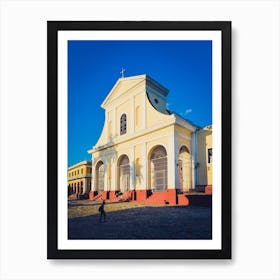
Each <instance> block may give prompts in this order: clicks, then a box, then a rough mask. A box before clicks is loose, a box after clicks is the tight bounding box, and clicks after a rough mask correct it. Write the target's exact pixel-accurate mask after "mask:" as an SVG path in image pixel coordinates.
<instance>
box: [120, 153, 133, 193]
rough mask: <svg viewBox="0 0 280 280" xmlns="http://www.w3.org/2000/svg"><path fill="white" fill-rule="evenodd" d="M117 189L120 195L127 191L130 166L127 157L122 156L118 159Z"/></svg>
mask: <svg viewBox="0 0 280 280" xmlns="http://www.w3.org/2000/svg"><path fill="white" fill-rule="evenodd" d="M118 169H119V187H120V191H121V192H122V193H125V192H127V191H128V190H129V183H130V166H129V158H128V156H127V155H122V156H121V157H120V159H119V166H118Z"/></svg>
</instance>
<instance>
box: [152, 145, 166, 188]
mask: <svg viewBox="0 0 280 280" xmlns="http://www.w3.org/2000/svg"><path fill="white" fill-rule="evenodd" d="M150 176H151V177H150V178H151V189H152V190H154V191H165V190H166V189H167V153H166V150H165V148H164V147H163V146H158V147H156V148H155V149H154V150H153V151H152V154H151V157H150Z"/></svg>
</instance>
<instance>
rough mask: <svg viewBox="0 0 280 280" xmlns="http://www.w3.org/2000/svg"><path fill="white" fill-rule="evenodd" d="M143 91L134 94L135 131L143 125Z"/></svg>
mask: <svg viewBox="0 0 280 280" xmlns="http://www.w3.org/2000/svg"><path fill="white" fill-rule="evenodd" d="M142 104H143V93H142V94H137V95H135V96H134V112H135V117H134V120H135V131H139V130H141V129H142V127H143V114H144V112H143V110H144V107H143V106H142Z"/></svg>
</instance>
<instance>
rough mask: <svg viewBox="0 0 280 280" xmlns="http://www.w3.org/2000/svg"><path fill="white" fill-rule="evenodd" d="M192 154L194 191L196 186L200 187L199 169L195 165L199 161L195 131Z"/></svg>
mask: <svg viewBox="0 0 280 280" xmlns="http://www.w3.org/2000/svg"><path fill="white" fill-rule="evenodd" d="M191 146H192V153H191V168H192V189H194V188H195V186H196V185H198V174H197V168H195V165H196V163H197V161H198V158H197V152H198V151H197V132H196V131H194V132H193V134H192V145H191Z"/></svg>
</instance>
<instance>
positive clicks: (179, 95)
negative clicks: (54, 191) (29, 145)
mask: <svg viewBox="0 0 280 280" xmlns="http://www.w3.org/2000/svg"><path fill="white" fill-rule="evenodd" d="M122 67H123V68H124V69H125V70H126V71H125V77H129V76H136V75H142V74H147V75H149V76H150V77H152V78H153V79H155V80H156V81H158V82H159V83H160V84H162V85H163V86H164V87H166V88H168V89H169V95H168V97H167V103H168V108H169V109H170V110H171V111H174V112H176V113H178V114H180V115H182V116H183V117H184V118H186V119H188V120H190V121H191V122H193V123H195V124H197V125H199V126H201V127H204V126H206V125H209V124H211V123H212V43H211V41H69V42H68V166H70V165H73V164H75V163H77V162H79V161H81V160H90V159H91V157H90V155H89V154H88V153H87V151H88V150H89V149H91V148H92V146H94V145H95V143H96V142H97V140H98V138H99V136H100V133H101V131H102V128H103V124H104V117H105V114H104V110H103V109H102V108H101V107H100V105H101V103H102V102H103V100H104V99H105V98H106V96H107V95H108V93H109V92H110V90H111V89H112V87H113V86H114V84H115V83H116V82H117V80H118V78H120V76H121V74H120V71H121V69H122Z"/></svg>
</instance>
